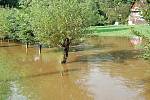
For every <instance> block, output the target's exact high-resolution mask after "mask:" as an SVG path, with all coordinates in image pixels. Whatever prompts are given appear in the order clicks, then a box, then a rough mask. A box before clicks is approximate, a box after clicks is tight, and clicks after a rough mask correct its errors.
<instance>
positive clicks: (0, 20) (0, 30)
mask: <svg viewBox="0 0 150 100" xmlns="http://www.w3.org/2000/svg"><path fill="white" fill-rule="evenodd" d="M9 13H10V12H9V10H8V9H4V8H0V36H1V37H4V36H5V35H6V34H7V33H8V30H9V28H8V20H7V17H8V15H9Z"/></svg>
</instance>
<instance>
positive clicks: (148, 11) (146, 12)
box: [143, 4, 150, 24]
mask: <svg viewBox="0 0 150 100" xmlns="http://www.w3.org/2000/svg"><path fill="white" fill-rule="evenodd" d="M143 16H144V18H145V19H146V20H147V22H148V23H149V24H150V4H148V5H147V6H146V7H145V8H144V9H143Z"/></svg>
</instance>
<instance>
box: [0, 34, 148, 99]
mask: <svg viewBox="0 0 150 100" xmlns="http://www.w3.org/2000/svg"><path fill="white" fill-rule="evenodd" d="M131 41H132V42H133V40H132V39H129V38H119V37H113V38H112V37H101V38H90V39H88V40H87V41H86V42H85V43H82V44H81V45H78V46H77V47H73V48H72V49H71V52H70V54H69V59H68V63H67V64H66V65H62V64H60V62H61V59H62V56H63V55H62V52H61V51H60V50H55V49H47V48H44V49H43V50H42V54H41V55H39V54H38V50H37V48H36V47H34V48H33V47H30V48H29V49H28V51H26V49H25V47H24V46H22V45H20V44H16V43H7V42H3V43H0V100H150V64H149V62H148V61H145V60H143V59H140V58H137V56H138V55H139V54H140V49H139V48H137V47H138V46H135V45H133V44H132V42H131Z"/></svg>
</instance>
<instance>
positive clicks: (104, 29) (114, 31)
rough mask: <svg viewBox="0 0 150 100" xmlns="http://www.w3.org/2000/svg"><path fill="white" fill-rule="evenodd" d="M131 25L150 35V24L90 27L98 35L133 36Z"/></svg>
mask: <svg viewBox="0 0 150 100" xmlns="http://www.w3.org/2000/svg"><path fill="white" fill-rule="evenodd" d="M131 27H134V29H135V30H137V31H139V32H141V33H143V34H148V35H150V26H148V25H133V26H131V25H130V26H127V25H119V26H114V25H110V26H91V27H90V29H91V30H92V31H93V32H94V35H98V36H120V37H122V36H126V37H131V36H133V34H132V33H131Z"/></svg>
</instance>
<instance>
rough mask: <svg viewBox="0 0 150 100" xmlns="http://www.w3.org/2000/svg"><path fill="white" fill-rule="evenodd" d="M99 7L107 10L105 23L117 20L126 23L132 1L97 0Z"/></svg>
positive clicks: (104, 10) (112, 22)
mask: <svg viewBox="0 0 150 100" xmlns="http://www.w3.org/2000/svg"><path fill="white" fill-rule="evenodd" d="M97 2H98V4H99V5H100V6H99V9H100V10H101V11H103V12H105V15H106V16H104V17H105V20H104V21H105V24H106V23H107V24H114V23H115V22H116V21H118V22H120V23H122V24H125V23H126V22H127V18H128V16H129V14H130V3H128V1H127V0H97Z"/></svg>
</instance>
